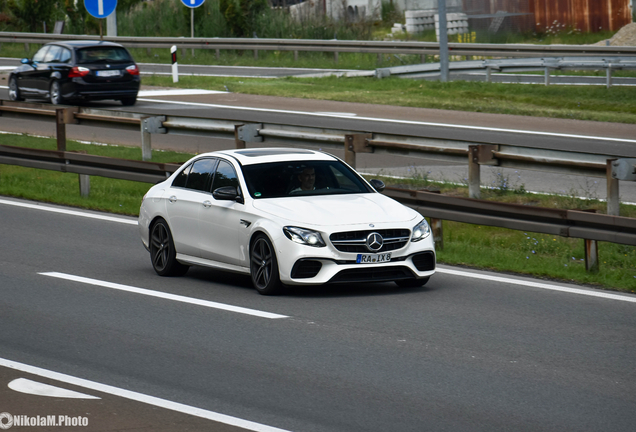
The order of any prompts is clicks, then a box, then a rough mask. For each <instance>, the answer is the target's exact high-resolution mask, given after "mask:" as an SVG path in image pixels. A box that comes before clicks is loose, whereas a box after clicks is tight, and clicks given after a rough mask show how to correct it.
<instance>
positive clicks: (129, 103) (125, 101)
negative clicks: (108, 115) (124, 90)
mask: <svg viewBox="0 0 636 432" xmlns="http://www.w3.org/2000/svg"><path fill="white" fill-rule="evenodd" d="M136 102H137V96H135V97H127V98H122V99H121V104H122V105H123V106H133V105H134V104H135V103H136Z"/></svg>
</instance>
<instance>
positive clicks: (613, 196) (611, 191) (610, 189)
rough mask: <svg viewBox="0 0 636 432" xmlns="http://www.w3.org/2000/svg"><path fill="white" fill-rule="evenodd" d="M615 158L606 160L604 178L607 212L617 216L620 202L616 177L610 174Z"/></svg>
mask: <svg viewBox="0 0 636 432" xmlns="http://www.w3.org/2000/svg"><path fill="white" fill-rule="evenodd" d="M615 160H616V159H608V160H607V170H606V175H605V178H606V179H607V214H608V215H612V216H619V214H620V207H621V202H620V198H619V195H618V179H615V178H614V177H613V176H612V163H613V162H614V161H615Z"/></svg>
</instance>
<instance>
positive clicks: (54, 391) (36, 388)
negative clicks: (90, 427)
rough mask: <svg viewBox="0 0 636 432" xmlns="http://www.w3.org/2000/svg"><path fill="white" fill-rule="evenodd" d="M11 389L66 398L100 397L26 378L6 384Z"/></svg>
mask: <svg viewBox="0 0 636 432" xmlns="http://www.w3.org/2000/svg"><path fill="white" fill-rule="evenodd" d="M8 387H9V388H10V389H11V390H14V391H17V392H20V393H26V394H31V395H35V396H46V397H55V398H67V399H101V398H99V397H97V396H91V395H87V394H84V393H80V392H76V391H73V390H69V389H65V388H61V387H55V386H52V385H48V384H44V383H40V382H37V381H31V380H30V379H26V378H18V379H14V380H13V381H11V382H10V383H9V385H8Z"/></svg>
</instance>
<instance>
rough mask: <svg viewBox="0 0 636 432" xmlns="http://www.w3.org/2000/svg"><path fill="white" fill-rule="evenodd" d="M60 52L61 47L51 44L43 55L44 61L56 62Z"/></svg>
mask: <svg viewBox="0 0 636 432" xmlns="http://www.w3.org/2000/svg"><path fill="white" fill-rule="evenodd" d="M61 54H62V47H60V46H57V45H51V48H49V50H48V51H47V52H46V55H45V56H44V60H43V62H44V63H53V62H57V61H59V59H60V55H61Z"/></svg>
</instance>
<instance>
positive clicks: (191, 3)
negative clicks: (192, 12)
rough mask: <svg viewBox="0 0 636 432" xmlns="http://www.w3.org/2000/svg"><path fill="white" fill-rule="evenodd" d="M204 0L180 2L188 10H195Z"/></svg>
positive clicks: (184, 0)
mask: <svg viewBox="0 0 636 432" xmlns="http://www.w3.org/2000/svg"><path fill="white" fill-rule="evenodd" d="M204 2H205V0H181V3H183V4H184V5H186V6H187V7H189V8H197V7H199V6H201V5H202V4H203V3H204Z"/></svg>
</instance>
